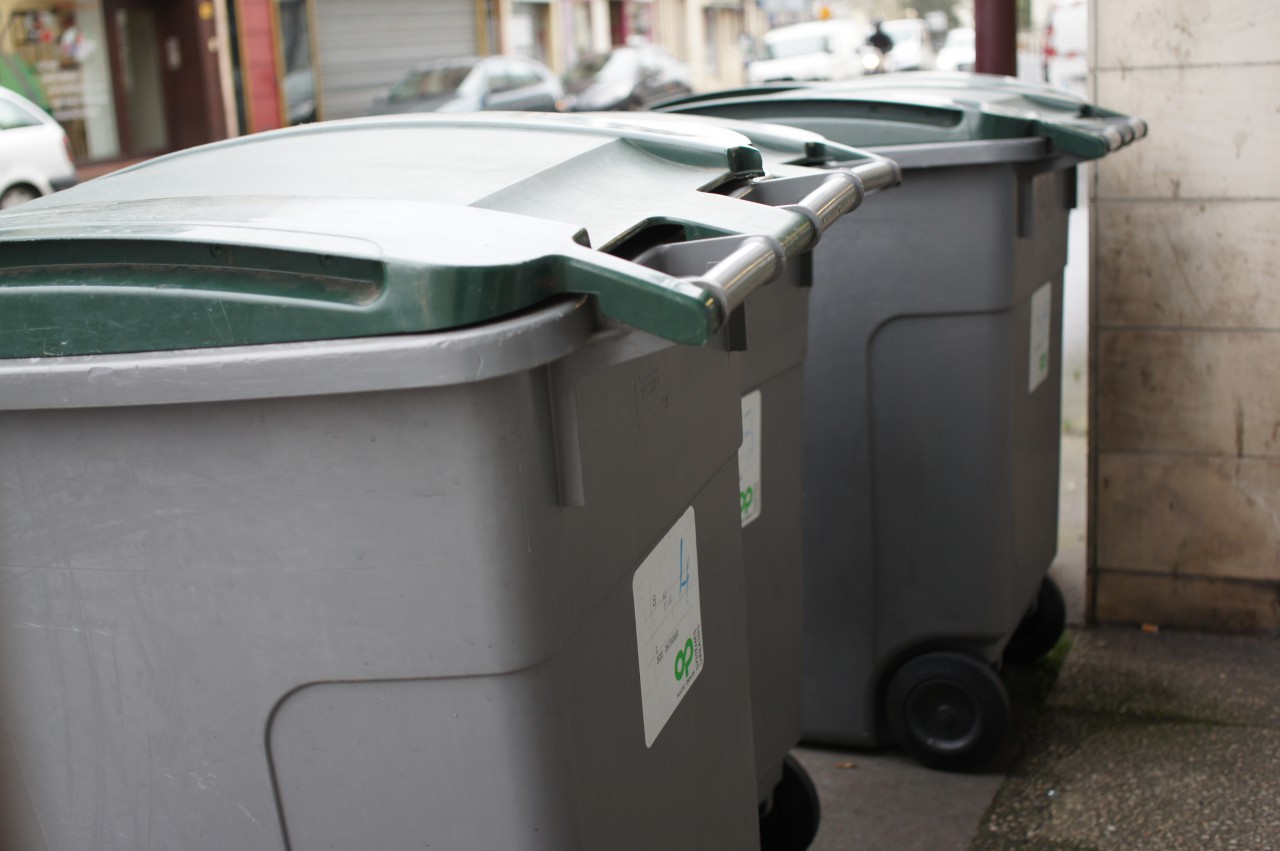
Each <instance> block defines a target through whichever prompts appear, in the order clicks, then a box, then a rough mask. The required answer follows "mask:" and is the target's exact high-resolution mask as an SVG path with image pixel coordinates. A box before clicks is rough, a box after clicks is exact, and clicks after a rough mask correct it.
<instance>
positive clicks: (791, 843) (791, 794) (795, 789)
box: [760, 754, 822, 851]
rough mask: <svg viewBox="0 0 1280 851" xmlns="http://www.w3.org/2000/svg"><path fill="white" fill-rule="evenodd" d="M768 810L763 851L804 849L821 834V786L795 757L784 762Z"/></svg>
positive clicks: (762, 820) (764, 819) (762, 836)
mask: <svg viewBox="0 0 1280 851" xmlns="http://www.w3.org/2000/svg"><path fill="white" fill-rule="evenodd" d="M770 803H771V805H770V806H769V808H768V811H766V812H764V813H762V814H761V816H760V851H804V849H806V848H808V847H809V846H810V845H811V844H812V843H813V839H814V837H816V836H817V835H818V823H819V822H820V821H821V820H822V808H821V806H820V805H819V803H818V790H817V789H815V788H814V786H813V781H812V780H811V779H809V772H807V771H805V770H804V766H802V765H801V764H800V763H799V761H797V760H796V758H795V757H793V756H791V755H790V754H787V757H786V759H785V760H783V762H782V779H781V780H779V781H778V785H777V786H775V787H773V799H772V801H771V802H770Z"/></svg>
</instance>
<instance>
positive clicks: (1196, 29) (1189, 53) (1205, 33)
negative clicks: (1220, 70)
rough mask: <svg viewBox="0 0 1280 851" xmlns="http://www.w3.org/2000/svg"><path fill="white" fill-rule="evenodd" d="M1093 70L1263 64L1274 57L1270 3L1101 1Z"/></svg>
mask: <svg viewBox="0 0 1280 851" xmlns="http://www.w3.org/2000/svg"><path fill="white" fill-rule="evenodd" d="M1094 9H1095V10H1096V12H1097V31H1098V32H1099V33H1101V34H1102V35H1103V37H1101V38H1099V44H1098V67H1099V68H1138V67H1150V66H1168V65H1215V64H1234V63H1244V62H1269V61H1275V58H1276V33H1280V3H1277V2H1275V0H1231V2H1226V3H1224V2H1221V0H1124V2H1116V0H1102V2H1098V3H1097V4H1096V5H1095V6H1094Z"/></svg>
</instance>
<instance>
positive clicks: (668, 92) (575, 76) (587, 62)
mask: <svg viewBox="0 0 1280 851" xmlns="http://www.w3.org/2000/svg"><path fill="white" fill-rule="evenodd" d="M564 87H565V91H566V92H567V96H566V100H567V101H568V103H569V108H570V109H573V110H584V111H585V110H602V109H640V108H641V107H643V106H645V105H646V104H650V103H653V102H654V101H659V100H663V99H664V98H669V97H675V96H676V95H683V94H689V93H690V92H692V91H693V88H692V86H691V84H690V78H689V69H688V68H686V67H685V66H684V65H683V64H681V63H680V62H679V60H677V59H676V58H675V57H674V56H672V55H671V54H670V53H667V52H666V51H665V50H663V49H662V48H660V47H654V46H652V45H645V46H642V47H615V48H614V49H613V50H611V51H609V52H608V53H599V54H595V55H592V56H588V57H586V58H584V59H583V60H582V61H580V62H578V64H577V65H575V66H574V67H573V68H572V69H571V70H570V71H569V73H568V74H566V75H565V78H564Z"/></svg>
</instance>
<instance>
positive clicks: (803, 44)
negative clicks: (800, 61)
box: [764, 35, 827, 59]
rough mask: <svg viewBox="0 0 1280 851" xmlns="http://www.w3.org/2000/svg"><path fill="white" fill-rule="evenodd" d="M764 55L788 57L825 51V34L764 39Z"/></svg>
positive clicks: (773, 57)
mask: <svg viewBox="0 0 1280 851" xmlns="http://www.w3.org/2000/svg"><path fill="white" fill-rule="evenodd" d="M764 49H765V55H766V56H768V57H769V58H770V59H790V58H791V57H792V56H808V55H809V54H810V53H826V52H827V37H826V36H825V35H807V36H790V37H789V38H784V39H777V40H773V41H766V42H765V45H764Z"/></svg>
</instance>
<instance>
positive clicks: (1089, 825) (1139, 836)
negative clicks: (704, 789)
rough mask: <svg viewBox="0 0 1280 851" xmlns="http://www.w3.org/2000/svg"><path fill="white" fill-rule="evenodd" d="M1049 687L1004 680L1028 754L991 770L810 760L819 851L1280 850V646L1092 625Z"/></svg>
mask: <svg viewBox="0 0 1280 851" xmlns="http://www.w3.org/2000/svg"><path fill="white" fill-rule="evenodd" d="M1047 676H1049V677H1051V676H1052V671H1051V666H1045V665H1044V664H1043V663H1042V667H1041V668H1040V669H1039V670H1034V669H1031V670H1021V671H1009V672H1007V673H1006V682H1007V683H1008V685H1009V688H1010V693H1011V697H1012V699H1013V704H1014V708H1015V734H1014V739H1015V743H1014V745H1013V746H1012V748H1011V751H1010V753H1009V754H1008V755H1007V756H1006V758H1005V759H1004V760H1003V761H1002V762H1001V763H1000V764H998V765H997V766H996V767H995V769H994V770H993V772H992V773H987V774H977V775H963V774H946V773H942V772H935V771H930V770H929V769H927V768H923V767H921V766H919V765H916V764H915V763H913V762H911V761H910V760H909V759H907V758H906V757H905V756H903V755H901V754H899V753H898V752H896V751H893V750H884V751H879V752H863V753H858V752H850V753H845V752H838V751H829V750H820V749H808V748H804V749H800V750H798V751H797V755H798V756H799V758H800V760H801V762H802V763H803V764H804V766H805V768H806V769H807V770H808V771H809V773H810V775H811V776H812V777H813V779H814V782H815V784H816V785H817V787H818V790H819V795H820V796H821V798H822V806H823V823H822V828H821V831H820V832H819V834H818V839H817V841H816V842H815V843H814V845H813V849H814V851H862V849H867V851H875V849H894V851H916V850H917V849H919V851H925V849H928V851H965V849H969V851H1013V850H1014V849H1019V851H1023V850H1024V849H1029V851H1090V849H1092V850H1093V851H1179V849H1238V850H1239V851H1243V849H1252V851H1280V640H1277V639H1275V638H1245V637H1234V636H1214V635H1203V634H1195V633H1177V632H1157V633H1154V634H1151V633H1144V632H1143V631H1142V630H1140V629H1137V628H1136V627H1126V628H1122V627H1093V628H1088V629H1081V630H1077V631H1075V632H1074V634H1073V635H1072V636H1071V646H1070V648H1069V651H1068V652H1067V654H1066V658H1065V661H1064V662H1063V663H1062V667H1061V670H1060V672H1059V674H1058V678H1057V680H1056V682H1054V683H1053V684H1052V687H1051V688H1049V687H1048V686H1049V680H1047V679H1046V677H1047ZM1046 692H1047V694H1046Z"/></svg>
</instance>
